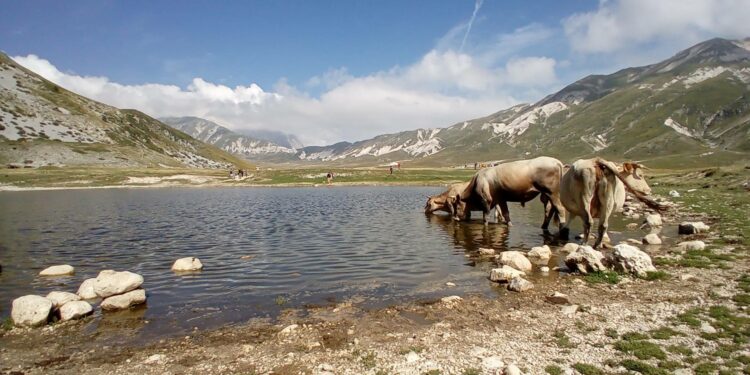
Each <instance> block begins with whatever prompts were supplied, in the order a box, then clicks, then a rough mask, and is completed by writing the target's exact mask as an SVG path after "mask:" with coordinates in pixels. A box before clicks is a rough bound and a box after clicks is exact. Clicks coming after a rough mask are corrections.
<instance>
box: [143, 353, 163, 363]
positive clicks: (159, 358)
mask: <svg viewBox="0 0 750 375" xmlns="http://www.w3.org/2000/svg"><path fill="white" fill-rule="evenodd" d="M165 359H167V356H165V355H164V354H154V355H152V356H150V357H148V358H146V360H145V361H143V363H145V364H149V365H150V364H153V363H159V362H163V361H164V360H165Z"/></svg>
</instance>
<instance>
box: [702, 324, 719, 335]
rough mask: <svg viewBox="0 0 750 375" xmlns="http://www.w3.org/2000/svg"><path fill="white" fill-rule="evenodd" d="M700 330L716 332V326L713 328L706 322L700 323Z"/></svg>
mask: <svg viewBox="0 0 750 375" xmlns="http://www.w3.org/2000/svg"><path fill="white" fill-rule="evenodd" d="M701 332H703V333H716V328H714V327H713V326H712V325H710V324H708V323H707V322H702V323H701Z"/></svg>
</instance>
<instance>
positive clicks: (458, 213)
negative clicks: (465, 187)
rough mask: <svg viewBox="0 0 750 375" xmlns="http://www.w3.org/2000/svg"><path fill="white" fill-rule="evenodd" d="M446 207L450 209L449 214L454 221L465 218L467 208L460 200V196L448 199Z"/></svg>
mask: <svg viewBox="0 0 750 375" xmlns="http://www.w3.org/2000/svg"><path fill="white" fill-rule="evenodd" d="M447 203H448V204H447V205H448V207H449V208H450V211H451V212H450V214H451V216H453V219H454V220H457V221H460V220H464V219H465V218H466V211H467V210H468V207H467V205H466V202H465V201H463V200H461V194H456V195H455V196H453V197H448V202H447Z"/></svg>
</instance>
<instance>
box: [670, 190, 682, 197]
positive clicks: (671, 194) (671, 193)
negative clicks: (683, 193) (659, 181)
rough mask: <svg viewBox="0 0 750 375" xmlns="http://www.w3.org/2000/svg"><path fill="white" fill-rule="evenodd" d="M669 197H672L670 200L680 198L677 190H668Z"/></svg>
mask: <svg viewBox="0 0 750 375" xmlns="http://www.w3.org/2000/svg"><path fill="white" fill-rule="evenodd" d="M669 196H670V197H672V198H679V197H680V193H679V192H677V190H670V191H669Z"/></svg>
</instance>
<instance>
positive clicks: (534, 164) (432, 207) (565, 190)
mask: <svg viewBox="0 0 750 375" xmlns="http://www.w3.org/2000/svg"><path fill="white" fill-rule="evenodd" d="M643 169H644V167H643V165H641V164H638V163H630V162H627V163H622V164H617V163H614V162H610V161H607V160H604V159H602V158H594V159H585V160H577V161H576V162H575V163H573V164H571V165H564V164H563V163H562V162H560V161H559V160H557V159H555V158H551V157H547V156H542V157H538V158H534V159H529V160H518V161H512V162H507V163H502V164H499V165H497V166H494V167H489V168H484V169H481V170H479V171H478V172H477V173H476V174H475V175H474V177H472V178H471V180H470V181H469V182H464V183H458V184H454V185H452V186H451V187H450V188H449V189H448V190H447V191H445V192H443V193H442V194H438V195H434V196H431V197H429V198H428V199H427V204H426V205H425V212H426V213H433V212H435V211H445V212H448V213H449V214H450V215H451V217H452V218H453V219H454V220H468V219H469V218H470V217H471V211H482V213H483V219H484V224H485V225H487V224H488V223H489V214H490V211H492V210H493V209H494V212H495V215H496V216H498V218H499V216H500V214H498V209H499V211H500V212H501V214H502V217H503V219H504V220H505V223H506V224H507V225H508V226H511V225H512V224H511V220H510V214H509V212H508V202H519V203H521V205H522V206H523V205H524V204H525V203H526V202H528V201H530V200H532V199H534V198H536V197H537V196H539V197H540V200H541V202H542V204H543V205H544V222H543V223H542V229H543V230H545V231H546V230H547V228H548V226H549V223H550V221H553V220H554V221H556V222H557V223H558V224H559V230H560V233H561V234H563V235H566V234H567V233H568V225H569V224H570V222H571V221H572V220H573V219H574V218H575V217H577V216H580V217H581V219H583V237H582V242H583V243H588V239H589V236H590V232H591V224H592V222H593V220H594V218H598V219H599V228H598V229H599V232H598V235H597V237H596V241H595V242H594V247H595V248H597V247H599V246H600V245H601V243H602V239H604V238H605V237H606V234H607V227H608V224H609V216H610V214H611V213H612V212H613V211H620V210H622V207H623V204H624V203H625V192H626V191H628V192H630V193H631V194H633V195H634V196H635V197H636V198H637V199H639V200H641V201H642V202H644V203H645V204H646V205H648V206H649V207H651V208H654V209H656V210H662V209H663V207H662V206H661V205H659V204H658V203H656V202H655V201H654V200H653V199H651V198H650V197H649V194H650V193H651V188H650V187H649V186H648V184H647V183H646V180H645V179H644V177H643V172H642V170H643ZM566 216H567V217H566Z"/></svg>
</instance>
